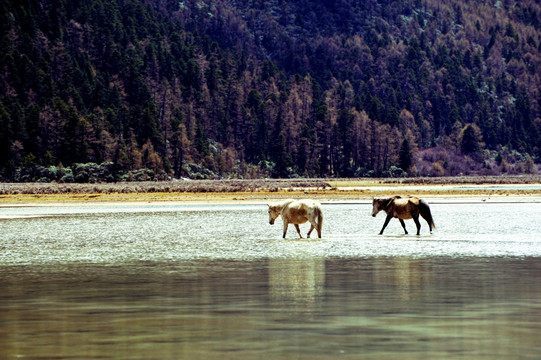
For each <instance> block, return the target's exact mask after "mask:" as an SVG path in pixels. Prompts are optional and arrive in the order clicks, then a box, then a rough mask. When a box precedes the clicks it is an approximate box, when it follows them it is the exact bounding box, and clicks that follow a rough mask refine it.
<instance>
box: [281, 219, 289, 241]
mask: <svg viewBox="0 0 541 360" xmlns="http://www.w3.org/2000/svg"><path fill="white" fill-rule="evenodd" d="M288 225H289V223H288V222H287V221H285V220H284V235H283V236H282V238H283V239H285V238H286V233H287V226H288Z"/></svg>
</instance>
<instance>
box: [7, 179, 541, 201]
mask: <svg viewBox="0 0 541 360" xmlns="http://www.w3.org/2000/svg"><path fill="white" fill-rule="evenodd" d="M539 183H541V177H538V176H527V177H524V176H513V177H499V176H498V177H459V178H417V179H413V178H408V179H332V180H331V179H328V180H322V179H293V180H275V179H272V180H271V179H269V180H263V179H261V180H191V181H167V182H138V183H114V184H42V183H26V184H12V183H5V184H0V204H1V203H4V204H11V203H21V204H22V203H52V202H57V203H77V202H115V201H116V202H164V201H167V202H193V201H199V202H237V201H252V202H266V201H272V200H277V199H283V198H300V197H309V198H314V199H318V200H320V201H337V200H338V201H348V200H354V201H357V200H367V199H371V198H372V197H377V196H390V195H412V194H414V195H418V196H424V197H457V196H458V197H495V198H496V197H504V196H506V197H507V196H514V197H532V196H535V197H541V191H540V190H536V189H533V190H532V189H529V190H524V189H520V188H517V189H512V190H499V189H493V190H491V189H487V188H486V187H481V188H479V189H475V188H472V189H467V190H464V189H462V190H457V189H456V187H451V186H449V185H457V184H461V185H467V184H471V185H482V184H539ZM389 185H396V186H392V188H391V189H388V190H387V189H385V190H379V189H377V187H378V186H382V187H383V186H386V187H388V186H389ZM407 185H441V187H438V188H437V189H434V188H433V187H432V188H427V189H416V190H412V189H411V188H409V187H408V186H407ZM402 187H403V189H402ZM374 188H376V189H374Z"/></svg>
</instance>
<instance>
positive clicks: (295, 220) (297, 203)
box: [268, 199, 323, 239]
mask: <svg viewBox="0 0 541 360" xmlns="http://www.w3.org/2000/svg"><path fill="white" fill-rule="evenodd" d="M268 206H269V223H270V224H271V225H272V224H274V220H276V219H277V218H278V216H280V215H282V221H283V223H284V234H283V236H282V237H283V238H284V239H285V238H286V232H287V226H288V225H289V224H293V225H295V229H297V233H299V236H300V238H301V239H302V235H301V230H300V229H299V224H304V223H305V222H307V221H309V222H310V224H311V226H310V230H309V231H308V234H307V235H306V237H308V238H309V237H310V233H311V232H312V230H314V229H316V230H317V236H318V237H319V238H321V226H322V225H323V209H322V208H321V204H320V203H319V202H317V201H314V200H293V199H288V200H285V201H282V202H279V203H275V204H268Z"/></svg>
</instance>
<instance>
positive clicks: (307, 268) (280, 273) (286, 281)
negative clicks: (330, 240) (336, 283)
mask: <svg viewBox="0 0 541 360" xmlns="http://www.w3.org/2000/svg"><path fill="white" fill-rule="evenodd" d="M324 286H325V260H324V259H323V258H309V259H269V293H270V297H271V300H272V301H274V302H277V303H279V302H282V303H284V304H286V305H287V306H291V307H293V309H296V308H297V307H298V310H300V309H301V307H302V309H303V310H304V311H310V310H313V308H314V306H315V305H316V303H317V300H318V299H319V298H320V296H321V295H322V294H323V288H324Z"/></svg>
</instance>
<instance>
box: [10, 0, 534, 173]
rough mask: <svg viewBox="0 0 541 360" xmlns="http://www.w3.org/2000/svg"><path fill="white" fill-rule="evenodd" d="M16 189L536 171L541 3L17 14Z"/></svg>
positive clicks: (300, 4) (212, 5) (27, 5)
mask: <svg viewBox="0 0 541 360" xmlns="http://www.w3.org/2000/svg"><path fill="white" fill-rule="evenodd" d="M0 50H1V51H0V179H2V180H3V181H58V182H96V181H126V180H149V179H167V178H171V177H175V178H180V177H190V178H256V177H284V178H285V177H296V176H301V177H353V176H405V175H410V176H411V175H413V176H415V175H422V176H443V175H461V174H464V175H467V174H490V175H495V174H496V175H497V174H501V173H536V172H537V170H538V168H537V165H536V163H537V162H541V91H540V88H541V4H540V3H539V1H537V0H524V1H513V0H486V1H471V0H461V1H451V0H443V1H440V0H401V1H391V0H366V1H353V0H335V1H328V0H314V1H306V0H291V1H283V0H252V1H237V0H198V1H190V0H186V1H178V0H175V1H172V0H48V1H45V0H34V1H32V0H17V1H15V0H4V1H2V2H1V3H0Z"/></svg>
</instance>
